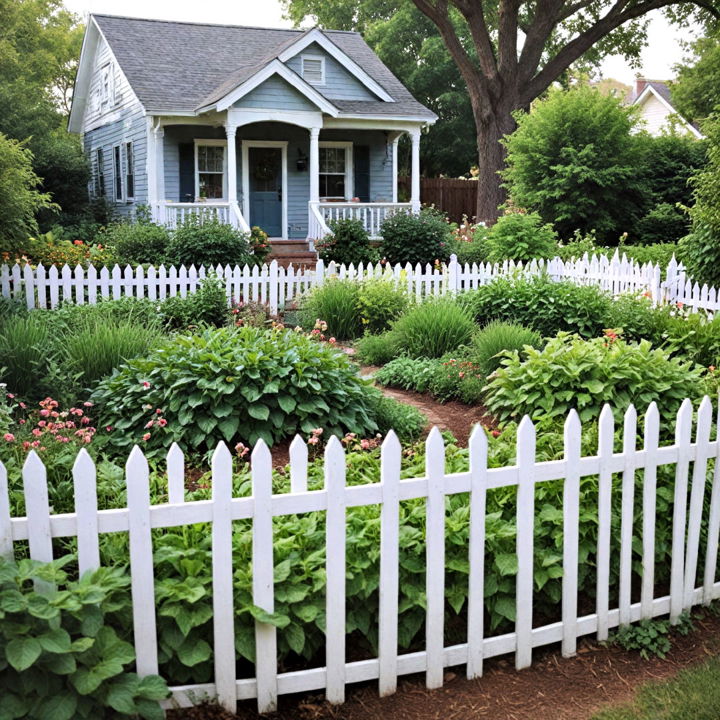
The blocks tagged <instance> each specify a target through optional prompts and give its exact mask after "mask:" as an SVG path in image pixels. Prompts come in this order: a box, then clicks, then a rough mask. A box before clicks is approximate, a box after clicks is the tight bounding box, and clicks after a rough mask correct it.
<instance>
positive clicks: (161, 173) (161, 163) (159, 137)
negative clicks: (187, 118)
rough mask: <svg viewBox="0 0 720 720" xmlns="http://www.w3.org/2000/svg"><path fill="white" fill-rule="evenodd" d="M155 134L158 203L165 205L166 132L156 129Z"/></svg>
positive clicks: (159, 128)
mask: <svg viewBox="0 0 720 720" xmlns="http://www.w3.org/2000/svg"><path fill="white" fill-rule="evenodd" d="M153 132H154V133H155V173H156V178H155V180H156V184H157V191H156V192H157V201H158V202H159V203H163V202H165V200H166V197H165V141H164V137H165V130H164V129H163V128H162V126H160V127H156V128H155V129H154V130H153Z"/></svg>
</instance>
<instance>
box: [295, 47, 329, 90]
mask: <svg viewBox="0 0 720 720" xmlns="http://www.w3.org/2000/svg"><path fill="white" fill-rule="evenodd" d="M305 60H318V61H319V62H320V76H321V77H320V82H317V83H314V82H310V81H309V80H308V79H307V78H306V77H305ZM300 77H302V79H303V80H304V81H305V82H306V83H307V84H308V85H312V86H313V87H317V86H319V85H325V57H324V56H323V55H312V54H310V53H303V54H302V55H300Z"/></svg>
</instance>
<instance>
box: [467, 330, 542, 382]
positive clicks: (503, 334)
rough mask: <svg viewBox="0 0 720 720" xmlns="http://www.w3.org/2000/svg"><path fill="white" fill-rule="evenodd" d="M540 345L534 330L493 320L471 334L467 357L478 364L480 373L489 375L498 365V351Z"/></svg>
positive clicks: (519, 349)
mask: <svg viewBox="0 0 720 720" xmlns="http://www.w3.org/2000/svg"><path fill="white" fill-rule="evenodd" d="M526 345H528V346H530V347H534V348H539V347H542V337H541V336H540V333H538V332H536V331H535V330H531V329H529V328H526V327H523V326H522V325H517V324H516V323H506V322H500V321H497V320H494V321H493V322H490V323H488V324H487V325H486V326H485V327H484V328H483V329H482V330H480V331H479V332H477V333H476V334H475V335H474V336H473V341H472V346H471V348H470V349H469V350H468V357H469V358H470V359H472V361H473V362H474V363H475V364H476V365H477V366H478V369H479V371H480V373H481V374H482V375H486V376H487V375H489V374H490V373H492V372H494V371H495V370H497V368H498V367H499V366H500V361H501V358H500V357H499V353H502V352H503V351H505V350H517V351H518V352H522V351H523V348H524V347H525V346H526Z"/></svg>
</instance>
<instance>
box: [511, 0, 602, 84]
mask: <svg viewBox="0 0 720 720" xmlns="http://www.w3.org/2000/svg"><path fill="white" fill-rule="evenodd" d="M589 1H590V0H583V2H589ZM565 2H566V0H537V2H536V4H535V16H534V18H533V21H532V23H531V24H530V26H529V27H528V28H527V29H526V30H525V42H524V43H523V49H522V52H521V53H520V60H519V62H518V64H519V67H520V84H521V85H526V84H527V83H528V82H529V81H530V80H531V78H532V77H533V75H534V74H535V73H536V72H537V67H538V64H539V63H540V58H542V54H543V51H544V50H545V46H546V45H547V41H548V39H549V38H550V35H551V34H552V31H553V28H554V27H555V26H556V25H557V24H558V23H559V22H560V17H561V15H562V8H563V5H565Z"/></svg>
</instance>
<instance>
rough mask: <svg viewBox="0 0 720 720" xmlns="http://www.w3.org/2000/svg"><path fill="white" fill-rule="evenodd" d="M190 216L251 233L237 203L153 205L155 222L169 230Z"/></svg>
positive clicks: (169, 203)
mask: <svg viewBox="0 0 720 720" xmlns="http://www.w3.org/2000/svg"><path fill="white" fill-rule="evenodd" d="M190 216H198V217H199V218H200V222H203V221H205V220H217V221H218V222H221V223H224V224H227V225H232V226H233V227H236V228H238V229H239V230H242V231H243V232H250V226H249V225H248V224H247V222H246V220H245V218H244V217H243V215H242V213H241V212H240V208H239V207H238V204H237V203H236V202H194V203H180V202H160V203H156V204H155V205H153V220H154V221H155V222H157V223H159V224H160V225H165V226H166V227H168V228H176V227H177V226H178V225H181V224H182V223H183V222H184V221H185V220H186V219H187V218H188V217H190Z"/></svg>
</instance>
